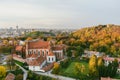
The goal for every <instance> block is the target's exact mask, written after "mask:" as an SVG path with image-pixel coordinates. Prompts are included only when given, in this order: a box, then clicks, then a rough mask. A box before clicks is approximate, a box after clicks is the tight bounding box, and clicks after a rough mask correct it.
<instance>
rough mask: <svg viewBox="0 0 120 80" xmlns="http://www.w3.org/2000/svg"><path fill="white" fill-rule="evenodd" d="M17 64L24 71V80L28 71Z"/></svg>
mask: <svg viewBox="0 0 120 80" xmlns="http://www.w3.org/2000/svg"><path fill="white" fill-rule="evenodd" d="M16 65H17V66H19V68H20V69H22V71H23V72H24V75H23V80H26V79H27V75H28V71H27V70H25V69H24V68H23V67H21V66H20V65H18V64H16Z"/></svg>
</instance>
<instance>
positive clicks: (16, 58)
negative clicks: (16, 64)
mask: <svg viewBox="0 0 120 80" xmlns="http://www.w3.org/2000/svg"><path fill="white" fill-rule="evenodd" d="M12 56H13V59H14V60H17V61H20V62H22V63H24V62H25V59H23V58H22V57H20V56H19V55H16V54H13V55H12Z"/></svg>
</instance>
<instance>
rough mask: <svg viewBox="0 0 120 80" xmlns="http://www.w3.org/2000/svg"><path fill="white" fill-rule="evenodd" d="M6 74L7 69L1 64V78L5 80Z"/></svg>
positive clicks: (0, 79)
mask: <svg viewBox="0 0 120 80" xmlns="http://www.w3.org/2000/svg"><path fill="white" fill-rule="evenodd" d="M5 76H6V69H5V67H4V66H0V80H3V79H4V77H5Z"/></svg>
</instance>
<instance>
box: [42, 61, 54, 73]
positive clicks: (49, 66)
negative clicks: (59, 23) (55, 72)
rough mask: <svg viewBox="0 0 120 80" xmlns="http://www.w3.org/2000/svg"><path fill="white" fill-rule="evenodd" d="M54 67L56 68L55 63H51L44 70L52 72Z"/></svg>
mask: <svg viewBox="0 0 120 80" xmlns="http://www.w3.org/2000/svg"><path fill="white" fill-rule="evenodd" d="M53 66H54V63H51V64H49V65H47V66H45V67H43V68H42V70H44V71H45V72H46V71H49V70H51V69H52V68H53Z"/></svg>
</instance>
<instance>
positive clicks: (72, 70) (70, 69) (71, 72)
mask: <svg viewBox="0 0 120 80" xmlns="http://www.w3.org/2000/svg"><path fill="white" fill-rule="evenodd" d="M76 63H79V64H80V65H84V66H85V72H84V74H85V75H87V74H88V63H87V62H83V61H80V62H78V61H77V62H75V61H73V62H71V63H70V65H69V66H68V67H67V68H66V69H65V68H62V69H61V70H60V75H63V76H69V77H73V78H76V77H77V76H76V75H75V64H76Z"/></svg>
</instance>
